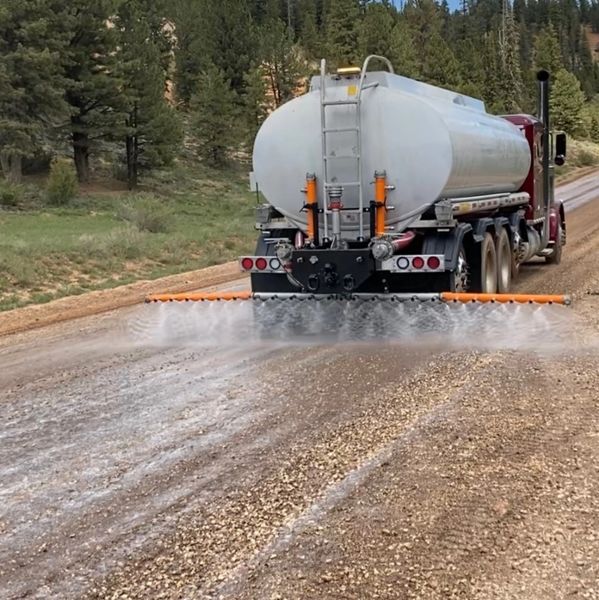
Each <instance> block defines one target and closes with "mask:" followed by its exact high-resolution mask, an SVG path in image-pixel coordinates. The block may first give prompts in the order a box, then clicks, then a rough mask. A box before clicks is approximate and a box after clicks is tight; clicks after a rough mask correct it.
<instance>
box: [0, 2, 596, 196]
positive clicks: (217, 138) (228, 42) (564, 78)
mask: <svg viewBox="0 0 599 600" xmlns="http://www.w3.org/2000/svg"><path fill="white" fill-rule="evenodd" d="M597 31H599V1H598V0H578V1H577V0H513V2H512V3H510V2H508V1H507V0H503V1H502V0H463V1H462V2H461V4H460V6H459V8H458V9H454V10H452V9H450V8H449V6H448V4H447V1H446V0H443V2H441V3H438V2H435V1H434V0H407V1H406V2H405V3H401V5H400V4H399V2H391V1H389V0H381V1H373V0H219V1H218V2H215V1H214V0H93V1H91V0H19V2H14V1H13V0H0V159H1V166H2V172H3V174H4V177H5V178H6V179H8V180H9V181H11V182H14V183H18V182H19V181H20V180H21V178H22V176H23V173H24V172H27V170H28V169H33V168H35V166H36V165H39V164H43V163H44V160H47V161H48V162H49V161H50V160H51V159H52V158H54V157H56V156H62V157H67V159H68V160H69V161H72V163H71V164H72V165H73V167H74V169H76V174H77V177H78V179H79V181H80V182H87V181H89V179H90V178H91V177H92V175H93V172H94V167H95V161H96V160H97V158H98V157H99V156H104V157H105V156H109V157H110V160H111V161H112V163H114V165H115V170H116V171H118V172H119V173H121V176H122V177H123V178H124V180H126V181H127V182H128V185H129V187H131V188H135V187H136V186H137V185H138V182H139V180H140V179H141V178H143V177H144V175H145V173H147V172H148V171H150V170H152V169H153V168H157V167H161V166H164V165H168V164H169V163H171V162H172V161H173V160H174V159H175V158H176V157H177V156H178V153H179V152H180V151H181V148H182V147H186V148H190V149H191V150H192V151H193V153H194V154H195V155H196V156H197V157H198V158H199V159H201V160H202V161H204V162H205V163H206V164H207V165H211V166H216V167H219V166H222V165H224V164H226V163H227V162H228V161H231V160H234V159H235V158H236V157H243V156H246V157H247V156H248V152H249V150H250V149H251V144H252V139H253V136H254V135H255V133H256V131H257V128H258V127H259V125H260V123H261V122H262V121H263V120H264V118H265V117H266V115H267V114H268V112H269V111H271V110H272V109H273V108H275V107H276V106H278V105H280V104H282V103H284V102H286V101H288V100H289V99H290V98H292V97H293V96H294V95H297V94H299V93H302V92H303V91H304V90H305V89H306V85H307V82H308V81H309V77H310V76H311V75H312V74H314V73H315V72H316V71H317V69H318V64H319V59H320V58H321V57H326V58H327V59H328V61H329V63H330V64H331V66H346V65H355V64H360V63H361V61H362V60H363V58H364V57H365V56H366V55H368V54H373V53H374V54H382V55H385V56H387V57H388V58H389V59H390V60H391V61H392V63H393V65H394V67H395V69H396V71H397V72H398V73H400V74H403V75H406V76H409V77H413V78H416V79H419V80H422V81H425V82H428V83H432V84H434V85H438V86H443V87H448V88H452V89H455V90H458V91H460V92H462V93H464V94H469V95H472V96H475V97H479V98H482V99H483V100H484V101H485V102H486V105H487V108H488V110H490V111H492V112H496V113H506V112H520V111H523V112H532V111H534V109H535V108H534V107H535V98H536V89H535V73H536V71H537V70H539V69H548V70H549V71H550V72H551V73H552V79H553V93H552V98H551V103H552V108H553V125H554V127H555V128H557V129H561V130H564V131H566V132H567V133H568V134H570V135H571V136H574V137H578V138H583V139H594V140H598V139H599V102H598V101H597V97H598V96H597V94H598V92H599V67H598V65H597V63H596V61H595V58H596V56H597V48H596V47H595V45H596V44H595V42H593V40H595V39H599V38H596V37H594V33H595V32H597Z"/></svg>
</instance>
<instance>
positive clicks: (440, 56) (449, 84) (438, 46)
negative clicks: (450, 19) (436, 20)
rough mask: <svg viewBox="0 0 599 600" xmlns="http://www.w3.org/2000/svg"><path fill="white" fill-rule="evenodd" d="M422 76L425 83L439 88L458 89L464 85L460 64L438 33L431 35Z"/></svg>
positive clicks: (425, 53)
mask: <svg viewBox="0 0 599 600" xmlns="http://www.w3.org/2000/svg"><path fill="white" fill-rule="evenodd" d="M422 75H423V79H424V81H426V82H427V83H431V84H432V85H437V86H439V87H445V88H450V89H457V88H459V87H460V85H461V83H462V80H461V77H460V64H459V63H458V61H457V59H456V57H455V55H454V54H453V52H452V50H451V48H450V47H449V46H448V45H447V42H445V40H444V39H443V38H442V37H441V34H440V33H438V32H437V31H434V32H433V33H432V34H431V37H430V39H429V42H428V44H427V46H426V49H425V51H424V61H423V68H422Z"/></svg>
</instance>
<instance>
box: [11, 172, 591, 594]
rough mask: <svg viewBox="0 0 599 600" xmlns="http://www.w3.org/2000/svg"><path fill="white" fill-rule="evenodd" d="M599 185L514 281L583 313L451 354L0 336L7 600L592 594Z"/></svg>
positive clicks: (116, 335)
mask: <svg viewBox="0 0 599 600" xmlns="http://www.w3.org/2000/svg"><path fill="white" fill-rule="evenodd" d="M598 188H599V181H598V180H597V177H596V176H595V177H590V178H585V179H583V180H580V181H579V182H575V183H574V184H568V185H567V186H564V187H563V188H561V189H560V196H561V197H562V198H563V199H565V200H568V202H569V204H568V208H569V222H568V246H567V247H566V250H565V253H564V260H563V262H562V264H561V265H560V266H551V267H545V266H543V267H541V265H538V264H533V265H528V266H526V267H525V268H523V273H522V276H521V280H520V283H519V284H518V288H519V290H520V291H523V292H546V293H555V292H568V293H571V294H572V295H573V297H574V300H575V304H574V307H573V308H572V309H562V310H561V311H560V312H552V309H551V308H548V309H541V311H540V312H539V310H536V311H535V312H534V313H533V312H530V313H521V314H520V316H519V317H518V318H517V319H516V318H515V317H514V316H513V315H514V314H515V313H512V314H511V316H510V314H508V313H506V316H505V321H504V322H503V323H501V324H499V325H497V331H496V332H493V331H488V330H487V331H485V332H484V335H481V336H479V337H482V338H485V339H476V338H475V337H472V336H469V337H464V338H462V339H460V337H459V335H457V334H455V333H454V335H453V336H452V338H451V346H452V349H451V351H449V350H448V343H447V340H446V338H445V337H444V335H437V336H435V335H431V336H428V337H427V338H426V340H425V341H422V340H420V339H417V338H414V339H410V338H402V339H398V340H385V341H384V342H383V343H380V344H371V343H368V344H355V343H344V344H331V343H326V342H323V341H319V342H314V343H301V344H294V343H289V342H277V343H276V344H275V343H272V342H265V341H261V340H260V339H259V338H248V337H246V336H245V335H238V336H237V337H235V338H234V339H232V340H228V343H222V344H216V345H214V344H213V345H205V344H190V343H182V344H176V343H175V344H173V343H169V344H164V343H149V342H148V340H147V339H140V338H139V337H136V336H135V335H132V333H131V332H132V330H133V331H138V330H139V324H140V323H141V324H142V325H144V324H145V326H146V327H147V326H149V325H148V323H149V324H150V325H151V320H150V321H147V320H145V319H146V316H145V315H146V313H144V312H143V311H145V310H147V307H135V308H131V309H126V310H122V311H118V312H114V313H109V314H106V315H103V316H101V317H95V318H86V319H80V320H77V321H72V322H69V323H65V324H61V325H56V326H51V327H47V328H45V329H42V330H37V331H31V332H27V333H23V334H18V335H13V336H10V337H5V338H0V406H1V408H2V410H1V411H0V597H2V598H10V599H12V598H66V599H69V598H97V599H100V598H102V599H105V598H223V599H232V598H240V599H268V600H274V599H280V600H282V599H283V598H286V599H287V598H288V599H305V598H309V599H311V598H344V599H349V598H351V599H354V598H355V599H362V598H401V599H403V598H406V599H409V598H422V599H426V600H429V599H431V600H434V599H437V598H439V599H441V598H443V599H445V598H468V599H470V598H472V599H489V600H490V599H503V598H506V599H508V598H509V599H512V598H518V599H539V600H540V599H562V598H569V597H575V598H599V560H598V559H597V557H599V466H598V465H599V268H598V267H597V257H598V256H599V201H589V200H591V199H592V198H594V197H595V196H598V195H599V193H598ZM581 199H583V200H584V202H583V201H582V200H581ZM543 310H544V311H546V312H543ZM563 311H567V312H563ZM202 318H203V317H202ZM532 322H535V323H536V327H534V328H532V329H529V330H526V331H527V334H526V335H525V336H522V335H518V332H517V331H516V330H517V329H520V328H523V327H525V326H527V325H529V324H530V323H532ZM539 323H544V324H545V326H544V328H543V327H539ZM552 323H559V327H558V326H557V325H556V326H555V327H552V326H551V325H552ZM556 328H558V329H559V331H558V333H559V335H556ZM512 331H513V336H512V335H511V332H512ZM495 337H496V338H497V339H501V340H502V343H501V344H499V345H498V344H493V343H490V342H492V341H493V338H495ZM531 338H532V339H531ZM171 342H172V340H171ZM539 347H540V348H542V350H541V351H534V350H533V349H534V348H539Z"/></svg>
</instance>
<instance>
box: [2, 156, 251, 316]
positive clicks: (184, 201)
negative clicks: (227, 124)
mask: <svg viewBox="0 0 599 600" xmlns="http://www.w3.org/2000/svg"><path fill="white" fill-rule="evenodd" d="M246 181H247V177H246V173H245V171H244V170H242V169H230V170H228V171H212V170H208V169H205V168H202V167H198V166H197V165H194V167H193V169H192V168H191V167H188V166H185V165H180V166H178V167H177V168H175V169H170V170H165V171H161V172H156V173H154V175H153V177H152V179H151V180H150V181H147V182H146V184H145V186H144V190H143V191H141V192H138V193H134V194H133V193H130V192H126V191H118V190H106V191H99V190H98V186H97V185H96V186H91V187H90V189H88V190H83V191H82V193H80V194H79V195H78V197H77V198H76V199H75V200H74V201H73V202H71V203H70V204H69V205H68V206H66V207H50V206H47V205H46V203H45V202H44V195H43V191H42V190H41V189H40V187H39V183H35V184H26V185H24V186H22V187H20V188H18V189H17V192H16V196H17V198H15V197H14V196H15V194H14V190H13V189H11V190H10V192H11V193H10V194H9V193H7V192H6V188H5V189H4V192H5V193H4V195H3V192H2V189H1V188H0V310H6V309H10V308H15V307H18V306H23V305H25V304H29V303H40V302H46V301H48V300H51V299H54V298H58V297H61V296H65V295H74V294H80V293H83V292H85V291H89V290H94V289H100V288H108V287H114V286H118V285H121V284H124V283H130V282H132V281H135V280H139V279H145V278H157V277H161V276H164V275H168V274H171V273H177V272H182V271H186V270H192V269H198V268H201V267H205V266H209V265H213V264H217V263H221V262H226V261H228V260H232V259H234V258H236V257H237V256H238V255H239V254H242V253H244V252H247V251H248V250H250V249H251V248H252V247H253V244H254V242H255V230H254V228H253V224H254V213H253V208H254V205H255V203H256V198H255V196H254V195H252V194H251V193H250V192H249V191H247V190H248V185H247V182H246ZM2 202H3V203H4V206H2V205H1V203H2ZM6 204H9V205H10V206H6ZM15 204H16V205H15Z"/></svg>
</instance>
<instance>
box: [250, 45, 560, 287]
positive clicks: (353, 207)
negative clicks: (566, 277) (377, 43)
mask: <svg viewBox="0 0 599 600" xmlns="http://www.w3.org/2000/svg"><path fill="white" fill-rule="evenodd" d="M373 61H377V62H379V64H382V65H384V66H385V69H384V70H381V71H374V70H370V69H369V66H370V64H371V62H373ZM537 79H538V82H537V83H538V112H537V116H533V115H527V114H514V115H507V116H494V115H491V114H489V113H487V111H486V109H485V105H484V103H483V102H482V101H481V100H477V99H475V98H471V97H468V96H466V95H464V94H460V93H457V92H453V91H450V90H446V89H441V88H439V87H435V86H432V85H428V84H426V83H422V82H419V81H415V80H413V79H409V78H406V77H402V76H400V75H396V74H395V73H394V71H393V67H392V65H391V63H390V62H389V61H388V60H387V59H386V58H384V57H380V56H369V57H368V58H367V59H366V61H365V62H364V64H363V66H362V67H361V68H346V69H339V70H338V71H336V72H334V73H327V67H326V62H325V61H324V60H323V61H322V64H321V70H320V76H316V77H314V78H313V79H312V80H311V83H310V88H309V91H308V92H307V93H306V94H305V95H303V96H300V97H298V98H295V99H293V100H291V101H290V102H288V103H286V104H284V105H283V106H281V107H280V108H278V109H277V110H275V111H274V112H273V113H272V114H271V115H270V116H269V117H268V118H267V119H266V121H265V122H264V124H263V125H262V127H261V128H260V130H259V132H258V134H257V137H256V140H255V145H254V151H253V169H254V170H253V173H252V174H251V179H252V189H254V190H258V191H259V192H260V194H261V195H262V196H263V197H264V198H265V199H266V203H265V204H262V205H259V206H258V207H257V218H256V227H257V229H258V230H259V237H258V243H257V247H256V250H255V253H254V254H253V255H250V256H243V257H241V258H240V266H241V269H242V271H244V272H246V273H249V274H250V275H251V286H252V290H251V292H248V297H249V296H251V297H262V298H267V297H272V296H276V297H288V296H293V297H304V296H310V297H322V296H325V297H334V298H356V297H362V296H363V297H377V296H382V297H388V296H395V297H412V298H414V297H423V296H424V297H427V294H428V295H430V297H438V295H439V294H445V297H447V295H448V294H449V295H450V294H452V293H453V294H456V295H457V294H463V293H478V294H480V295H481V296H482V295H491V296H493V297H495V295H497V297H498V298H499V296H500V295H506V294H509V293H510V289H511V285H512V282H513V281H514V279H515V278H516V277H517V275H518V272H519V268H520V265H522V264H523V263H525V262H527V261H529V260H531V259H533V258H534V257H542V259H543V260H544V261H545V262H546V263H559V262H560V259H561V256H562V248H563V246H564V244H565V242H566V223H565V216H564V209H563V206H562V205H561V204H560V203H559V202H556V201H555V199H554V166H555V165H561V164H563V162H564V160H565V154H566V138H565V136H564V135H563V134H557V135H553V134H552V132H551V131H550V118H549V117H550V115H549V83H550V76H549V73H547V72H546V71H540V72H539V73H538V75H537Z"/></svg>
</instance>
